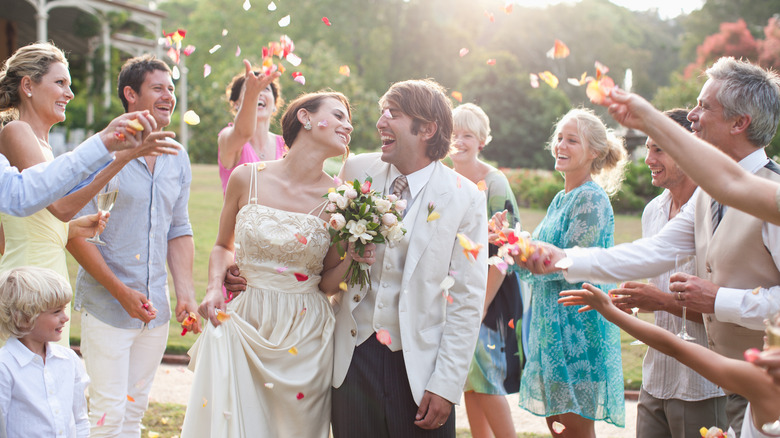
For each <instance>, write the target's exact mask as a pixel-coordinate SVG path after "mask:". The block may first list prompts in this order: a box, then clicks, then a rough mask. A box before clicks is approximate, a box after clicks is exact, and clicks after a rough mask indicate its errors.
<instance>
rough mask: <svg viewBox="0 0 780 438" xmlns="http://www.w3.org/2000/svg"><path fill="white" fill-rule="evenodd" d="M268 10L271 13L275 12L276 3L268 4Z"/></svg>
mask: <svg viewBox="0 0 780 438" xmlns="http://www.w3.org/2000/svg"><path fill="white" fill-rule="evenodd" d="M268 10H269V11H271V12H273V11H275V10H276V3H274V2H271V3H268Z"/></svg>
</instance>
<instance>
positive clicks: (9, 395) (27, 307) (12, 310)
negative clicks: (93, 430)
mask: <svg viewBox="0 0 780 438" xmlns="http://www.w3.org/2000/svg"><path fill="white" fill-rule="evenodd" d="M72 296H73V293H72V292H71V289H70V285H69V284H68V283H67V282H66V281H65V278H63V277H62V276H61V275H59V274H57V273H56V272H54V271H52V270H51V269H44V268H36V267H29V266H27V267H21V268H16V269H12V270H10V271H8V272H6V273H4V274H2V275H1V276H0V337H1V338H2V339H7V342H6V344H5V346H3V347H2V348H0V413H2V418H0V424H2V423H3V422H4V423H5V428H4V429H3V430H2V431H0V436H6V435H7V436H8V438H12V437H25V438H32V437H55V436H56V437H68V438H76V437H79V438H80V437H88V436H89V419H88V417H87V400H86V397H85V396H84V390H85V389H86V387H87V384H88V383H89V377H87V373H86V371H85V370H84V365H83V364H82V363H81V360H80V359H79V357H78V356H77V355H76V353H74V352H73V350H71V349H69V348H66V347H63V346H61V345H57V344H55V343H54V342H56V341H58V340H59V339H60V337H61V336H62V328H63V326H64V324H65V323H66V322H67V321H68V316H67V315H66V314H65V306H67V305H68V303H70V300H71V297H72Z"/></svg>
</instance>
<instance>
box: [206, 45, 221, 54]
mask: <svg viewBox="0 0 780 438" xmlns="http://www.w3.org/2000/svg"><path fill="white" fill-rule="evenodd" d="M221 48H222V46H221V45H220V44H214V47H212V48H210V49H209V53H214V52H216V51H217V50H219V49H221Z"/></svg>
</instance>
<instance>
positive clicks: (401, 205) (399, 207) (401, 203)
mask: <svg viewBox="0 0 780 438" xmlns="http://www.w3.org/2000/svg"><path fill="white" fill-rule="evenodd" d="M395 209H396V211H398V212H401V211H404V210H406V199H399V200H398V201H396V203H395Z"/></svg>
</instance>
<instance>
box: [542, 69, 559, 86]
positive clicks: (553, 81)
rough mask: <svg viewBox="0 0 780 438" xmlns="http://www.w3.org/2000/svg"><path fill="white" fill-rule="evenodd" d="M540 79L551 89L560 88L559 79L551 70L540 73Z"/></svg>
mask: <svg viewBox="0 0 780 438" xmlns="http://www.w3.org/2000/svg"><path fill="white" fill-rule="evenodd" d="M539 79H541V80H543V81H544V83H545V84H547V85H549V86H550V88H558V77H557V76H555V75H554V74H552V72H551V71H549V70H545V71H543V72H541V73H539Z"/></svg>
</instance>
